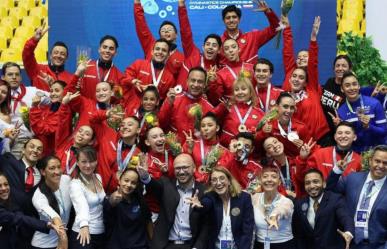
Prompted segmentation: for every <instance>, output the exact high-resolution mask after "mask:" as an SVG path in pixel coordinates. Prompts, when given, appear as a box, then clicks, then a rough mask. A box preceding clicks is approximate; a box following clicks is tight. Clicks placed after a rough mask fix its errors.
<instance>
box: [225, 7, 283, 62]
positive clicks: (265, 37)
mask: <svg viewBox="0 0 387 249" xmlns="http://www.w3.org/2000/svg"><path fill="white" fill-rule="evenodd" d="M265 15H266V17H267V19H268V20H269V23H270V26H269V27H266V28H264V29H263V30H252V31H250V32H246V33H243V32H242V30H239V36H238V37H237V39H236V40H237V42H238V45H239V49H240V51H241V52H240V55H239V56H240V59H241V61H243V62H248V63H252V64H255V63H257V60H258V50H259V48H260V47H262V46H263V45H265V44H266V43H267V42H268V41H270V40H271V39H272V38H273V37H274V36H275V34H276V33H277V31H276V30H275V29H276V28H277V27H278V24H279V19H278V17H277V16H276V14H275V13H274V12H273V11H271V12H268V13H267V12H265ZM228 38H231V37H230V36H229V35H228V33H227V31H224V33H223V35H222V42H223V41H224V40H226V39H228ZM221 62H222V63H223V64H224V63H226V60H225V59H224V60H222V61H221Z"/></svg>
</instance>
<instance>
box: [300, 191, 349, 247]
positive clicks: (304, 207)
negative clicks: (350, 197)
mask: <svg viewBox="0 0 387 249" xmlns="http://www.w3.org/2000/svg"><path fill="white" fill-rule="evenodd" d="M308 209H309V197H305V198H303V199H300V200H297V201H296V203H295V206H294V213H293V222H292V225H293V234H294V237H295V239H296V242H297V246H298V249H324V248H330V249H336V248H337V249H342V248H345V241H344V239H343V238H342V237H341V235H340V234H338V233H337V231H336V230H337V229H338V228H339V229H340V230H342V231H349V232H351V233H352V234H355V232H354V229H355V228H354V224H353V217H351V216H350V215H349V213H348V208H347V205H346V203H345V200H344V198H343V197H342V196H341V195H339V194H336V193H333V192H330V191H324V195H323V197H322V199H321V203H320V206H319V209H318V210H317V213H316V217H315V226H314V229H313V228H312V226H311V225H310V223H309V221H308V218H307V213H308Z"/></svg>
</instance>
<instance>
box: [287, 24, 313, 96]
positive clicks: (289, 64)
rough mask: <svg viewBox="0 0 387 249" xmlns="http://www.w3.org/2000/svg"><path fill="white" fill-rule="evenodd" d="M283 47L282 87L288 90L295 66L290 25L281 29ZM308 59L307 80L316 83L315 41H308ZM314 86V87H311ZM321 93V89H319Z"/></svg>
mask: <svg viewBox="0 0 387 249" xmlns="http://www.w3.org/2000/svg"><path fill="white" fill-rule="evenodd" d="M283 39H284V41H283V42H284V47H283V51H282V56H283V62H284V67H285V81H284V83H283V85H282V88H283V89H284V90H285V91H290V90H291V86H290V82H289V79H290V77H291V75H292V73H293V70H294V69H295V68H296V58H295V56H294V48H293V34H292V30H291V28H290V27H286V28H285V29H284V31H283ZM308 52H309V59H308V69H307V71H308V80H309V82H312V83H317V85H319V81H318V45H317V42H316V41H310V44H309V49H308ZM313 88H314V87H313ZM319 91H320V92H319V94H320V95H321V90H319Z"/></svg>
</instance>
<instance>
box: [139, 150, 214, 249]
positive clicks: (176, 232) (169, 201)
mask: <svg viewBox="0 0 387 249" xmlns="http://www.w3.org/2000/svg"><path fill="white" fill-rule="evenodd" d="M140 161H141V163H140V165H139V166H137V171H138V173H139V175H140V178H141V181H142V182H143V183H144V184H146V188H149V189H150V190H151V191H152V192H153V193H155V196H158V197H159V201H160V213H159V217H158V219H157V221H156V223H155V227H154V233H153V238H152V241H151V246H150V248H153V249H164V248H167V249H175V248H176V249H178V248H179V249H191V248H197V249H201V248H207V245H206V244H207V240H208V238H207V235H208V233H209V231H208V225H207V223H206V220H208V219H206V218H205V217H201V215H200V214H199V213H198V212H196V211H193V210H192V209H191V206H190V204H189V202H188V200H187V199H188V198H190V197H193V196H194V195H195V196H197V197H199V198H201V197H202V196H203V192H204V186H203V185H202V184H201V183H199V182H196V181H195V179H194V177H193V173H194V171H195V164H194V161H193V159H192V157H191V156H190V155H189V154H180V155H178V156H177V157H176V158H175V160H174V162H173V167H174V173H175V177H176V179H175V180H172V179H170V178H168V177H165V176H162V177H161V178H160V179H159V180H154V179H152V178H151V176H150V175H149V173H148V165H147V163H146V160H145V159H144V160H140ZM167 228H170V229H169V230H168V229H167Z"/></svg>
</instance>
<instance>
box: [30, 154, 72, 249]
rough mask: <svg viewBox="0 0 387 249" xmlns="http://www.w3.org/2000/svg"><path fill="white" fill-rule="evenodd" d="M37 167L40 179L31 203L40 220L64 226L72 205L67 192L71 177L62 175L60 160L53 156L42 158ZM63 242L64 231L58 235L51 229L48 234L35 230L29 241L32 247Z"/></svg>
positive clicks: (49, 246) (48, 246)
mask: <svg viewBox="0 0 387 249" xmlns="http://www.w3.org/2000/svg"><path fill="white" fill-rule="evenodd" d="M37 167H38V168H39V170H40V173H41V175H42V180H41V181H40V184H39V187H38V188H37V189H36V191H35V193H34V196H33V198H32V204H33V205H34V207H35V209H36V211H38V213H39V218H40V220H43V221H46V222H48V221H51V222H52V223H54V224H55V225H57V226H65V225H64V224H67V223H68V220H69V217H70V209H71V206H72V203H71V200H70V194H69V190H70V188H69V185H70V180H71V179H70V177H69V176H66V175H62V170H61V166H60V160H59V159H58V158H57V157H55V156H48V157H45V158H43V159H42V160H41V161H39V163H38V165H37ZM63 244H67V235H66V233H65V232H64V231H63V232H61V233H59V236H58V235H57V234H55V233H54V232H52V231H51V232H50V233H49V234H43V233H41V232H35V234H34V236H33V238H32V241H31V245H32V246H33V248H56V247H57V246H60V245H63Z"/></svg>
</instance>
